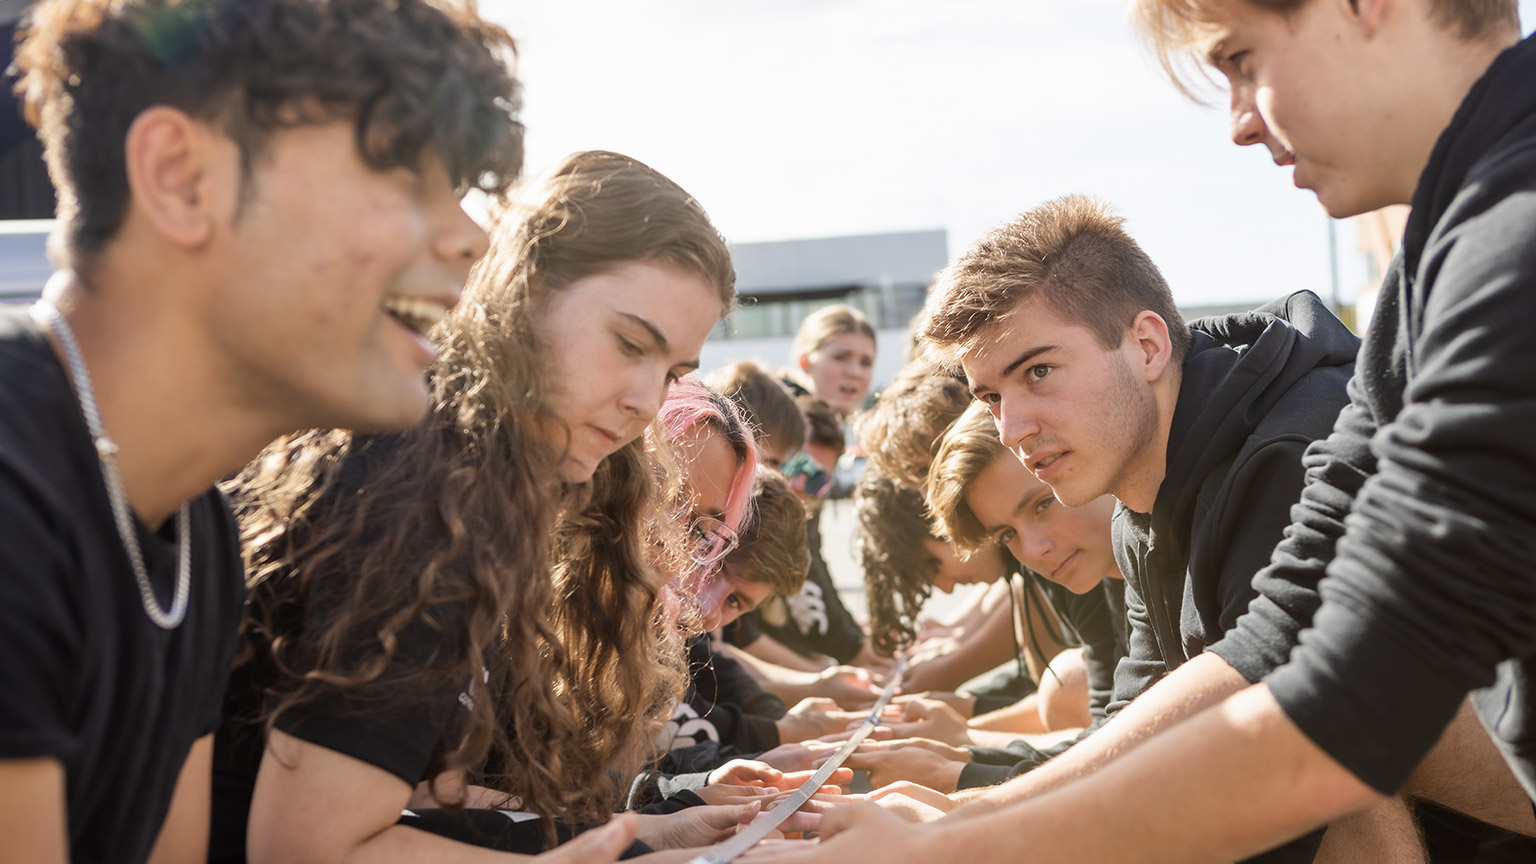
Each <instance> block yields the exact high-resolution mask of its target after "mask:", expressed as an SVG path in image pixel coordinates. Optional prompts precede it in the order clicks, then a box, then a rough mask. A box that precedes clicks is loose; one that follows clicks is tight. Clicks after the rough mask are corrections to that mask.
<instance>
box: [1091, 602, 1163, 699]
mask: <svg viewBox="0 0 1536 864" xmlns="http://www.w3.org/2000/svg"><path fill="white" fill-rule="evenodd" d="M1125 617H1126V622H1127V624H1128V625H1129V628H1128V629H1129V635H1128V639H1127V646H1126V656H1125V657H1122V658H1121V659H1120V662H1119V663H1118V664H1116V665H1115V687H1114V695H1113V698H1111V700H1110V703H1109V706H1108V707H1107V708H1106V709H1105V713H1106V715H1107V716H1110V717H1113V716H1115V715H1116V714H1118V713H1119V712H1120V709H1122V708H1124V707H1125V706H1126V705H1129V704H1130V702H1131V700H1132V699H1135V698H1136V697H1137V696H1140V695H1141V694H1143V693H1145V692H1147V690H1148V689H1149V688H1150V687H1151V686H1152V685H1153V684H1156V683H1157V682H1158V681H1161V680H1162V678H1163V676H1164V675H1167V674H1168V665H1167V663H1165V662H1164V661H1163V652H1162V649H1160V648H1159V647H1158V645H1157V634H1156V633H1154V632H1153V631H1152V622H1151V620H1150V619H1149V618H1148V617H1147V607H1146V604H1145V603H1143V602H1142V600H1141V595H1140V594H1138V593H1137V592H1136V589H1135V586H1133V585H1132V584H1131V580H1129V579H1127V580H1125Z"/></svg>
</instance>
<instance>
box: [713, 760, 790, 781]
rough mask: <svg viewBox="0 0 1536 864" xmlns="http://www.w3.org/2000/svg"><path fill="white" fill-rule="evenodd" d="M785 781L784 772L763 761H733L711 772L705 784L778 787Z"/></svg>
mask: <svg viewBox="0 0 1536 864" xmlns="http://www.w3.org/2000/svg"><path fill="white" fill-rule="evenodd" d="M783 779H784V773H783V772H782V771H780V770H779V769H778V768H775V767H773V766H772V765H769V764H768V763H766V762H763V761H761V760H758V759H732V760H731V761H729V762H727V763H725V764H724V765H721V766H720V767H719V768H716V769H715V770H713V771H711V772H709V776H708V777H706V778H705V780H704V782H705V783H706V784H710V785H714V784H725V785H730V786H778V785H779V783H780V781H781V780H783ZM781 788H782V787H781Z"/></svg>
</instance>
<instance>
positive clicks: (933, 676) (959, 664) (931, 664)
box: [901, 615, 1014, 693]
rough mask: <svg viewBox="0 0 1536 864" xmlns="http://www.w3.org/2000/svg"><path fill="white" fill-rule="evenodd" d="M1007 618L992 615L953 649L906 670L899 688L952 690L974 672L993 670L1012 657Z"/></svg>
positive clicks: (969, 677)
mask: <svg viewBox="0 0 1536 864" xmlns="http://www.w3.org/2000/svg"><path fill="white" fill-rule="evenodd" d="M1009 627H1010V624H1009V622H1008V617H1007V616H1006V615H1003V616H993V617H992V618H989V619H987V621H986V622H985V623H984V624H983V625H982V627H981V628H980V629H979V630H977V631H976V632H975V633H973V634H971V635H969V636H967V637H966V638H965V639H964V641H962V642H961V643H960V647H959V648H957V649H956V650H954V651H952V652H950V653H948V654H943V655H940V656H938V657H934V658H933V659H931V660H926V661H924V662H922V663H919V664H917V665H915V666H912V667H911V668H909V669H907V674H906V676H905V677H904V678H903V679H902V684H901V686H902V689H903V690H906V691H908V692H913V693H916V692H920V691H923V690H954V689H956V688H957V687H959V686H960V685H961V684H964V683H965V682H967V681H969V680H971V679H972V678H975V677H976V676H977V675H982V674H985V673H986V672H988V671H990V670H992V669H996V668H997V667H998V666H1001V665H1002V664H1004V663H1007V662H1008V661H1009V660H1012V659H1013V656H1014V655H1013V635H1012V634H1011V633H1010V632H1009Z"/></svg>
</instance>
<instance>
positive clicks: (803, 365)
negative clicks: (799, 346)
mask: <svg viewBox="0 0 1536 864" xmlns="http://www.w3.org/2000/svg"><path fill="white" fill-rule="evenodd" d="M795 365H796V366H798V367H800V371H801V372H810V371H811V355H809V354H801V355H799V356H797V357H795Z"/></svg>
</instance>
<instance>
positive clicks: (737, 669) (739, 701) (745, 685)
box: [710, 650, 786, 746]
mask: <svg viewBox="0 0 1536 864" xmlns="http://www.w3.org/2000/svg"><path fill="white" fill-rule="evenodd" d="M710 662H711V665H713V667H714V670H715V695H716V703H717V704H731V705H736V706H739V707H740V708H741V709H742V710H743V711H745V712H746V713H748V714H755V715H758V716H761V717H767V718H768V719H770V720H777V719H779V718H780V717H783V716H784V714H785V713H786V709H785V706H784V700H782V699H780V698H779V697H777V696H775V695H773V694H772V693H769V692H768V691H767V690H765V689H763V685H761V684H759V683H757V679H756V678H753V677H752V674H751V673H750V672H748V671H747V670H746V669H744V668H742V665H741V663H740V662H738V661H737V660H736V658H734V657H731V656H728V655H726V654H722V653H720V652H718V651H713V650H712V651H711V652H710ZM775 746H777V745H775Z"/></svg>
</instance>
